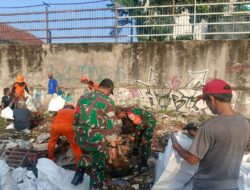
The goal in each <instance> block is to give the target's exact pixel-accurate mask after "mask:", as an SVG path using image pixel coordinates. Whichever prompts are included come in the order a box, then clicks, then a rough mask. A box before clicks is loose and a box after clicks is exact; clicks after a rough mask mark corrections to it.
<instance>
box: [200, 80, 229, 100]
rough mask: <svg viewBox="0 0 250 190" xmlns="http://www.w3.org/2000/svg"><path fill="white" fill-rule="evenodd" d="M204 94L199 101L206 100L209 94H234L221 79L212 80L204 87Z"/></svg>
mask: <svg viewBox="0 0 250 190" xmlns="http://www.w3.org/2000/svg"><path fill="white" fill-rule="evenodd" d="M202 91H203V94H202V95H201V96H199V97H198V100H200V99H204V98H205V96H206V95H209V94H232V88H231V86H230V85H229V84H228V83H227V82H225V81H224V80H221V79H212V80H210V81H208V82H207V83H206V84H205V85H204V86H203V90H202Z"/></svg>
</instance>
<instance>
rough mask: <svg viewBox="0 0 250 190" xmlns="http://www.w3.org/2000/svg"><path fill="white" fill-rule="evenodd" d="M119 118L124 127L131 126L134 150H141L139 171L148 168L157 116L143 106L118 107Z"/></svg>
mask: <svg viewBox="0 0 250 190" xmlns="http://www.w3.org/2000/svg"><path fill="white" fill-rule="evenodd" d="M116 114H117V116H118V118H120V119H122V121H123V127H124V125H125V127H129V126H130V127H131V128H132V129H130V130H128V131H130V132H132V133H133V134H134V138H135V139H134V147H133V150H134V151H133V152H134V153H135V152H137V151H136V150H138V149H139V150H140V151H139V152H140V164H139V168H138V169H139V171H140V172H142V170H143V169H145V168H148V164H147V160H148V158H149V156H150V153H151V142H152V137H153V134H154V128H155V126H156V119H155V116H154V115H153V114H152V113H150V112H149V111H146V110H143V109H141V108H118V110H116Z"/></svg>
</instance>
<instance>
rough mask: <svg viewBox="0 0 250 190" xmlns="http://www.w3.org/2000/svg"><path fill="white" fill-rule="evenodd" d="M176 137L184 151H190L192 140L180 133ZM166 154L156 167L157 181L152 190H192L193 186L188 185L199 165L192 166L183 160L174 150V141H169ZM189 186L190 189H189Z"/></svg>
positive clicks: (160, 157) (161, 156)
mask: <svg viewBox="0 0 250 190" xmlns="http://www.w3.org/2000/svg"><path fill="white" fill-rule="evenodd" d="M176 137H177V138H178V140H179V143H180V145H181V146H182V147H183V148H184V149H187V150H188V149H189V147H190V146H191V144H192V139H190V138H189V137H187V136H186V135H185V134H183V133H182V132H178V133H177V134H176ZM165 150H166V151H165V153H164V154H161V155H160V156H159V159H158V161H157V167H156V177H157V178H156V180H155V184H154V186H153V187H152V190H166V189H167V190H183V189H184V187H186V188H185V189H186V190H188V189H192V185H190V184H189V185H187V184H188V183H189V182H190V181H191V179H192V177H193V175H194V174H195V173H196V171H197V169H198V165H194V166H192V165H190V164H188V162H186V161H185V160H183V159H182V158H181V157H180V156H179V154H178V153H177V152H176V151H175V150H174V149H173V147H172V141H171V140H169V143H168V145H167V147H166V148H165ZM187 186H188V188H187Z"/></svg>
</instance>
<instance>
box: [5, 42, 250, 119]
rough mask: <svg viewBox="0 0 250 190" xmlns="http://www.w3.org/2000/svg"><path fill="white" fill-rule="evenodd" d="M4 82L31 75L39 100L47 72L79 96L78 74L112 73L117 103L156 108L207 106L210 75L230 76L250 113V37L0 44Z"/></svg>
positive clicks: (93, 76)
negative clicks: (203, 93) (204, 90)
mask: <svg viewBox="0 0 250 190" xmlns="http://www.w3.org/2000/svg"><path fill="white" fill-rule="evenodd" d="M0 50H1V51H0V66H1V71H0V77H1V81H0V86H1V87H6V86H8V85H11V84H12V83H13V82H14V78H15V76H16V75H17V74H18V73H22V74H23V75H24V76H25V77H26V81H27V82H28V84H29V86H31V87H33V89H34V93H33V96H34V98H36V99H37V100H38V101H40V100H42V99H43V98H44V97H45V96H46V86H47V72H48V71H52V72H53V73H54V77H55V78H56V79H57V80H58V82H59V85H60V86H62V87H64V88H68V90H67V89H66V90H65V91H66V93H67V92H71V95H72V97H73V98H74V100H76V99H77V98H78V97H79V96H80V95H81V94H82V93H83V88H84V87H83V86H82V85H81V84H80V82H79V79H80V77H81V76H83V75H87V76H88V77H89V78H90V79H93V80H95V81H100V80H101V79H103V78H106V77H108V78H111V79H113V80H114V82H115V85H116V87H117V88H116V91H115V100H116V102H117V104H122V105H128V104H130V105H131V104H140V105H141V106H145V107H150V108H152V109H156V110H162V109H164V110H171V109H174V110H178V111H182V112H192V111H194V112H197V111H199V112H200V111H205V112H206V111H208V110H207V109H206V106H205V104H204V102H202V101H200V102H197V101H196V97H197V96H198V95H199V94H201V86H202V84H204V83H205V82H206V80H208V79H209V78H213V77H217V78H222V79H224V80H227V81H228V82H230V83H231V84H232V86H233V87H234V88H235V89H236V90H235V98H234V104H233V105H234V106H235V108H236V109H237V110H239V111H242V112H244V114H246V115H248V116H250V94H249V88H250V83H249V78H250V74H249V73H250V72H249V71H250V40H237V41H174V42H164V43H163V42H162V43H133V44H56V45H43V46H23V45H1V46H0Z"/></svg>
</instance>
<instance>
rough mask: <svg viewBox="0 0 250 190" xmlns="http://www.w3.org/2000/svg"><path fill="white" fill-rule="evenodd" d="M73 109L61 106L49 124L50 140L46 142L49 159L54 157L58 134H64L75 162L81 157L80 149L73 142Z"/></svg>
mask: <svg viewBox="0 0 250 190" xmlns="http://www.w3.org/2000/svg"><path fill="white" fill-rule="evenodd" d="M74 116H75V110H73V109H70V108H63V109H61V110H59V111H58V112H57V115H56V116H55V118H54V120H53V123H52V125H51V131H50V140H49V142H48V158H49V159H51V160H54V159H55V154H54V152H55V145H56V143H57V140H58V138H59V137H60V136H65V137H66V138H67V140H68V141H69V144H70V146H71V148H72V149H73V152H74V155H75V163H76V164H78V161H79V159H80V157H81V154H82V151H81V149H80V147H79V146H78V145H77V144H76V143H75V140H74V130H73V123H74Z"/></svg>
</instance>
